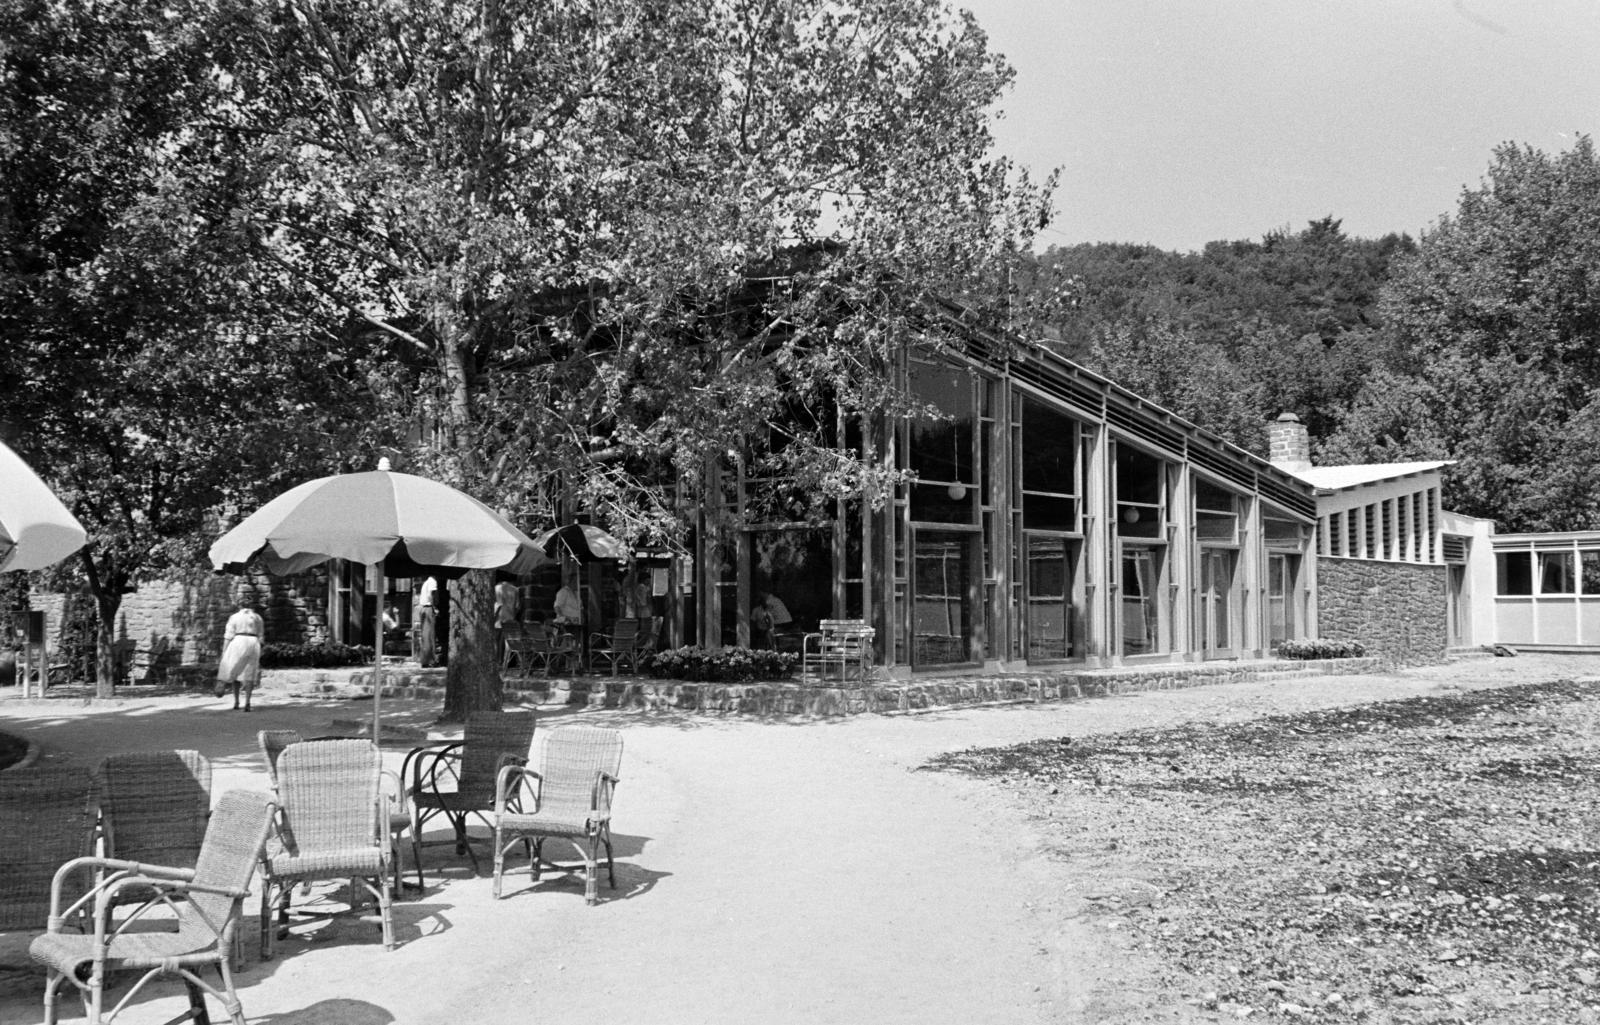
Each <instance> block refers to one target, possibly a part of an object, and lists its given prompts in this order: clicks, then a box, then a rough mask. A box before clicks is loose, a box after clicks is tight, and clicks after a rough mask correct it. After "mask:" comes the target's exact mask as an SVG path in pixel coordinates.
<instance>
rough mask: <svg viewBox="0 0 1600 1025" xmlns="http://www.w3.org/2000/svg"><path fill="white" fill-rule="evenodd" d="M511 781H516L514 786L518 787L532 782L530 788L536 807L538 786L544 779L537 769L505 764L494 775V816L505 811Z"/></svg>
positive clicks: (510, 763)
mask: <svg viewBox="0 0 1600 1025" xmlns="http://www.w3.org/2000/svg"><path fill="white" fill-rule="evenodd" d="M512 780H515V781H516V786H518V787H520V786H522V785H523V784H525V783H527V782H529V781H530V780H531V781H532V782H533V784H534V786H533V787H532V790H533V800H534V807H538V802H539V786H538V784H539V783H541V782H543V781H544V777H543V776H541V775H539V772H538V770H537V769H530V768H528V767H527V766H526V765H520V764H516V763H513V762H506V763H504V764H502V765H501V766H500V771H499V773H497V774H496V775H495V780H494V813H495V814H496V815H499V814H502V813H504V812H505V810H506V801H507V800H509V799H510V797H511V794H512V790H511V786H512Z"/></svg>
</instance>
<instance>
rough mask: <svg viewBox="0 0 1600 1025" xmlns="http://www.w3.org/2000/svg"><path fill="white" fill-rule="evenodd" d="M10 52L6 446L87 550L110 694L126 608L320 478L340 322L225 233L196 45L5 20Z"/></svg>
mask: <svg viewBox="0 0 1600 1025" xmlns="http://www.w3.org/2000/svg"><path fill="white" fill-rule="evenodd" d="M0 39H3V40H5V42H4V43H3V44H0V47H3V48H0V175H3V177H4V179H5V181H6V182H7V188H6V190H5V191H4V193H3V194H0V253H3V254H4V256H3V263H0V325H3V331H4V334H5V336H6V338H7V345H6V347H5V348H4V351H3V352H0V388H3V390H4V392H5V394H6V396H7V401H6V404H5V406H4V408H3V410H0V432H3V433H4V435H5V436H6V438H7V440H8V441H9V442H10V443H12V444H13V445H14V446H15V447H16V448H17V449H18V450H19V451H20V452H22V453H23V454H24V455H25V456H26V457H28V458H30V459H32V460H33V461H34V462H35V464H36V465H38V466H39V467H40V468H41V469H42V470H43V471H45V472H46V473H47V474H48V475H49V477H50V479H51V480H52V482H53V483H54V484H55V485H57V486H58V488H60V489H61V491H62V493H63V495H64V497H65V498H66V499H67V500H68V501H69V503H70V505H71V506H72V509H73V511H74V513H75V514H76V515H77V516H78V518H79V519H80V520H81V521H82V522H83V523H84V525H85V527H86V528H87V529H88V531H89V534H90V538H91V541H90V543H89V545H88V546H87V547H86V548H85V549H84V550H83V552H82V555H81V557H80V558H79V559H78V560H77V568H78V569H79V570H80V571H81V572H82V574H83V577H84V578H85V579H86V581H87V584H88V588H89V591H90V593H91V594H92V595H93V597H94V599H95V605H96V608H97V610H98V619H99V645H98V647H99V649H100V658H99V672H98V675H99V687H100V689H101V691H102V693H106V692H109V688H110V686H111V683H112V672H113V669H114V666H113V663H112V660H111V641H112V640H113V638H114V631H115V630H116V629H117V624H116V613H117V610H118V608H119V606H120V603H121V599H122V596H123V594H124V593H126V592H128V591H131V590H133V588H134V587H135V586H137V585H138V584H139V583H140V582H142V581H145V580H148V579H150V578H152V577H154V576H157V575H161V574H165V573H169V572H172V571H173V570H175V569H187V568H188V567H190V566H191V565H193V563H194V560H195V554H196V548H197V547H199V548H203V541H204V539H205V538H206V532H205V531H204V530H203V529H202V528H203V527H204V525H205V522H206V517H207V515H208V514H210V513H211V512H212V511H214V510H215V509H216V508H218V507H219V506H220V505H222V504H223V503H225V502H227V501H230V500H235V501H237V500H247V499H248V498H251V497H254V496H258V495H260V494H261V493H262V490H263V489H270V488H272V487H273V486H275V485H281V483H282V482H283V481H284V480H285V479H288V478H291V477H293V476H294V475H298V474H302V473H304V472H305V470H306V468H307V467H309V466H314V465H318V464H319V463H320V462H321V461H322V459H323V458H324V455H323V453H325V451H326V450H327V448H328V441H329V437H328V436H327V431H328V423H329V421H330V417H334V418H336V417H337V415H339V414H340V413H343V412H348V411H351V410H352V409H353V408H356V407H358V405H359V403H357V402H356V401H355V399H356V397H355V396H353V395H352V394H351V393H350V391H349V389H345V388H341V387H340V383H341V382H343V381H348V380H350V379H351V377H352V375H351V374H350V373H349V369H350V368H349V367H347V366H342V365H341V366H335V365H334V364H336V363H338V362H339V361H340V360H341V359H342V357H338V356H336V355H330V351H331V350H330V347H329V346H328V344H327V339H326V338H325V337H324V336H323V333H324V332H326V331H327V330H328V325H327V322H326V321H325V320H324V321H319V320H318V319H317V317H316V316H315V315H314V314H312V313H308V311H307V310H305V309H303V308H300V307H297V305H296V296H295V294H294V293H293V292H292V291H289V290H286V289H285V288H284V287H283V286H284V285H285V284H286V282H285V281H284V280H282V279H274V278H273V276H272V275H271V274H270V273H269V274H265V275H264V274H263V273H262V272H261V269H260V268H259V267H257V266H256V265H255V264H254V263H253V262H252V261H251V260H250V259H249V258H248V254H247V252H246V250H245V249H244V247H243V246H242V245H241V241H242V240H241V238H240V236H239V234H238V232H237V230H236V226H235V224H234V223H233V222H232V220H231V219H230V217H229V212H230V206H229V203H228V198H229V195H230V193H231V192H232V191H233V190H234V182H233V174H234V170H235V168H233V167H232V166H231V165H230V164H229V163H228V162H227V161H226V160H225V159H223V158H222V156H221V154H219V153H218V152H216V151H215V150H213V149H209V148H207V147H206V146H205V145H204V143H203V140H201V139H199V138H198V137H197V135H196V133H195V131H194V125H195V124H196V123H197V121H199V120H200V119H203V118H204V117H205V116H206V111H207V110H208V109H209V105H210V104H211V103H212V102H213V101H214V99H215V85H216V83H215V78H214V62H213V59H212V56H211V53H210V47H209V44H208V41H207V39H206V38H205V36H204V34H203V33H201V32H200V31H199V30H198V29H197V28H196V27H195V26H193V25H191V24H188V23H185V22H183V21H181V20H179V19H177V18H176V17H175V16H174V15H173V13H172V12H170V11H165V12H164V11H162V10H160V9H158V8H152V7H148V6H147V5H142V4H134V3H94V4H82V3H31V2H25V0H6V2H5V3H3V4H0ZM330 372H331V376H330ZM312 396H315V398H316V401H312ZM340 403H344V405H342V406H341V405H340Z"/></svg>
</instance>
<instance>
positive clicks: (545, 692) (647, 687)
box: [295, 658, 1381, 716]
mask: <svg viewBox="0 0 1600 1025" xmlns="http://www.w3.org/2000/svg"><path fill="white" fill-rule="evenodd" d="M1380 667H1381V662H1380V660H1379V659H1375V658H1338V659H1311V660H1305V661H1299V660H1286V659H1272V660H1264V661H1260V662H1242V663H1231V662H1229V663H1223V662H1218V663H1210V664H1206V665H1167V666H1142V667H1139V668H1137V669H1095V670H1084V671H1073V670H1063V671H1060V672H1048V673H1027V674H1014V675H1003V676H944V677H930V678H928V679H925V680H915V681H906V682H902V681H893V682H884V681H881V680H869V682H867V683H860V682H857V681H855V680H851V681H847V682H845V683H841V684H837V685H834V684H830V683H824V682H821V681H811V680H801V681H794V682H788V681H785V682H760V683H699V682H693V681H688V680H653V679H647V678H644V677H632V676H625V677H606V676H575V677H552V678H549V679H539V678H531V679H528V680H515V679H510V678H508V679H507V680H506V681H505V682H506V698H507V700H508V701H533V702H536V703H539V704H556V705H577V706H587V707H590V708H624V709H636V710H639V711H645V712H668V711H676V712H704V713H713V714H719V715H758V716H761V715H775V716H839V715H861V714H868V713H876V714H890V713H897V712H919V711H924V710H927V709H935V708H956V707H961V706H963V705H988V704H1008V703H1041V702H1049V701H1073V700H1077V699H1081V698H1089V697H1098V696H1103V695H1111V694H1131V693H1136V692H1140V691H1150V690H1176V689H1180V688H1185V687H1205V686H1211V685H1216V684H1225V683H1246V682H1250V681H1254V680H1271V679H1294V678H1307V677H1315V676H1345V675H1350V674H1355V673H1371V672H1376V671H1378V670H1379V668H1380ZM869 675H870V674H869ZM308 676H309V679H308V680H307V681H306V682H304V683H301V684H299V685H298V687H297V689H296V690H295V692H296V693H302V694H306V695H308V696H318V697H329V696H349V694H350V692H352V691H353V692H355V693H370V692H371V689H372V673H371V671H370V670H350V671H345V672H341V673H330V672H327V671H316V672H310V671H308ZM383 693H384V696H385V697H396V698H423V699H427V700H443V698H444V670H442V669H421V670H410V669H400V670H398V671H388V672H386V673H385V674H384V689H383Z"/></svg>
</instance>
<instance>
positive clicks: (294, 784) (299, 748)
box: [278, 740, 382, 855]
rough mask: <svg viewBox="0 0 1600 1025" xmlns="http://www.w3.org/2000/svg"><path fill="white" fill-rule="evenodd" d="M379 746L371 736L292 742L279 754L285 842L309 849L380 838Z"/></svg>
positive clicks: (335, 848) (352, 846) (355, 844)
mask: <svg viewBox="0 0 1600 1025" xmlns="http://www.w3.org/2000/svg"><path fill="white" fill-rule="evenodd" d="M381 769H382V762H381V756H380V755H379V753H378V747H377V745H376V744H374V743H372V741H370V740H320V741H317V742H316V743H314V744H313V743H304V744H293V745H290V746H289V747H288V748H286V749H285V750H284V752H283V754H282V755H280V756H279V758H278V804H279V807H280V808H281V809H282V811H283V818H284V831H285V834H286V835H285V837H284V840H285V843H286V845H289V846H290V849H291V850H294V851H297V852H298V853H300V854H301V855H305V854H307V853H310V852H315V851H348V850H352V849H355V848H360V847H367V846H371V845H373V844H375V843H377V842H379V841H378V837H379V831H378V828H377V826H378V823H377V808H378V786H379V774H380V771H381Z"/></svg>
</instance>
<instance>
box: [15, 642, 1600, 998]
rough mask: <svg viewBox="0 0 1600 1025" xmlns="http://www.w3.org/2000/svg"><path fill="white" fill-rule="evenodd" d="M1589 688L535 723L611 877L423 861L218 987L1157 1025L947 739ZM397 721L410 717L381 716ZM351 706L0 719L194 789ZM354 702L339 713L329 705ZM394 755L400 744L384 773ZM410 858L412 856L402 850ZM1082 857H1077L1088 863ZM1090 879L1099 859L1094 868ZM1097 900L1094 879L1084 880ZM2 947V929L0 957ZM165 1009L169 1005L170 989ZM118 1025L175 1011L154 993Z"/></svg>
mask: <svg viewBox="0 0 1600 1025" xmlns="http://www.w3.org/2000/svg"><path fill="white" fill-rule="evenodd" d="M1596 673H1600V658H1595V659H1589V658H1577V657H1565V658H1558V657H1551V656H1525V657H1523V658H1518V659H1474V660H1470V661H1467V662H1463V663H1459V664H1457V665H1455V666H1449V667H1435V668H1432V669H1428V670H1419V671H1412V672H1409V673H1406V674H1404V675H1401V676H1394V677H1388V676H1384V677H1377V676H1375V677H1340V678H1326V679H1319V680H1313V681H1294V682H1277V683H1262V684H1240V685H1230V686H1220V687H1212V688H1200V689H1192V690H1183V691H1170V692H1161V693H1152V694H1144V695H1130V696H1124V697H1117V698H1111V699H1103V700H1092V701H1084V702H1077V703H1071V704H1058V705H1042V706H1013V707H1003V708H986V709H968V710H962V711H950V712H938V713H931V714H925V715H917V716H896V717H878V716H872V717H857V718H852V719H848V720H842V721H828V722H810V723H770V722H750V721H743V720H733V719H727V720H719V719H710V718H697V717H688V716H683V717H679V716H666V717H664V716H660V715H638V714H628V713H582V714H581V716H575V715H573V714H571V713H566V712H564V711H553V710H552V711H551V712H550V714H547V715H545V716H543V717H542V719H541V723H542V725H544V726H550V725H555V724H557V723H559V722H561V721H563V720H568V719H572V718H582V719H584V720H585V721H596V722H608V723H613V724H615V725H618V726H620V727H621V728H623V729H624V730H626V735H627V745H628V746H627V751H626V753H625V755H624V762H623V775H624V783H623V785H622V787H621V789H619V791H618V799H617V811H616V820H615V821H616V825H615V828H616V830H617V832H618V850H617V855H618V859H619V860H618V864H617V875H618V880H617V881H618V887H617V889H616V890H615V891H614V892H608V891H607V890H605V888H604V886H602V889H601V895H602V902H601V904H600V905H599V906H598V907H594V908H590V907H586V906H585V905H584V903H583V900H582V885H581V882H578V881H575V880H560V879H558V880H548V881H546V882H545V883H544V884H542V886H541V887H540V890H539V892H527V891H526V889H525V887H524V885H523V884H525V882H526V879H525V877H521V878H512V879H509V880H508V889H509V895H508V896H507V897H506V899H504V900H502V901H499V902H495V901H493V900H492V899H491V898H490V896H489V881H488V879H487V878H476V879H474V878H472V877H471V876H470V873H469V872H468V871H466V870H465V867H464V866H465V863H464V861H463V862H457V861H456V860H455V859H453V858H452V857H451V856H450V855H449V854H448V848H435V849H433V850H432V851H430V852H429V854H428V857H427V861H428V864H429V865H430V867H431V866H435V865H437V866H440V867H443V868H444V869H445V872H444V877H443V880H442V882H441V883H440V884H438V885H433V884H434V883H435V881H436V880H438V879H439V878H440V877H439V876H438V875H437V874H432V873H430V876H429V882H430V889H429V891H428V892H427V893H426V894H425V895H423V896H422V897H420V898H417V899H413V900H407V901H403V902H400V903H397V905H396V911H395V921H396V932H397V937H398V940H399V945H398V947H397V949H396V950H395V951H393V952H391V953H384V951H383V950H382V949H381V947H380V946H379V945H378V944H377V942H376V936H375V935H374V932H375V930H372V929H370V928H369V927H363V926H360V925H357V924H354V923H340V924H337V925H334V926H331V927H328V928H325V929H323V930H321V931H319V932H317V933H315V934H314V938H295V939H291V940H290V941H288V942H286V943H285V944H283V945H282V947H281V948H280V950H281V956H280V957H279V958H277V959H276V960H274V961H272V962H269V963H265V964H263V963H258V962H257V961H256V959H255V958H254V956H253V953H254V952H253V945H251V946H250V948H249V952H250V954H251V957H250V958H249V959H248V960H249V963H248V964H247V967H246V970H245V972H244V973H242V974H241V976H240V997H241V999H242V1000H243V1002H244V1006H245V1010H246V1014H247V1015H248V1017H249V1019H250V1020H251V1021H252V1022H255V1023H272V1025H286V1023H312V1022H316V1023H334V1025H377V1023H384V1022H391V1021H392V1022H406V1023H410V1022H417V1023H432V1022H448V1021H474V1020H512V1019H516V1018H522V1017H524V1016H532V1015H534V1014H537V1015H539V1016H541V1017H549V1018H552V1019H559V1020H583V1019H591V1018H605V1019H610V1020H618V1021H637V1022H665V1023H679V1022H683V1023H708V1025H709V1023H724V1022H727V1023H733V1022H738V1023H741V1025H743V1023H747V1022H751V1021H758V1022H763V1023H774V1025H786V1023H795V1025H799V1023H802V1022H804V1023H807V1025H814V1023H840V1025H850V1023H857V1022H861V1023H868V1022H871V1023H881V1022H888V1023H896V1022H906V1023H911V1022H933V1021H941V1022H942V1021H948V1022H963V1023H980V1025H981V1023H988V1022H993V1023H997V1025H998V1023H1002V1022H1003V1023H1006V1025H1027V1023H1034V1022H1039V1023H1043V1022H1058V1021H1072V1022H1095V1021H1100V1022H1117V1021H1124V1020H1130V1018H1129V1015H1132V1014H1134V1013H1136V1012H1137V1013H1139V1014H1143V1013H1144V1012H1145V1011H1147V1010H1148V1011H1152V1012H1153V1011H1155V1010H1158V1009H1159V1010H1162V1013H1163V1020H1175V1019H1174V1018H1173V1017H1172V1013H1173V1012H1172V1011H1171V1010H1169V1009H1162V1008H1159V1007H1158V1006H1155V1005H1153V1004H1152V1001H1156V1002H1159V992H1160V991H1159V989H1158V985H1159V980H1160V975H1161V971H1162V967H1161V966H1159V965H1155V964H1152V963H1150V962H1149V961H1148V960H1147V959H1145V957H1144V955H1142V954H1141V953H1140V952H1139V951H1137V950H1130V949H1127V948H1126V946H1125V944H1124V943H1123V942H1122V940H1121V938H1120V937H1118V936H1117V935H1116V934H1115V933H1108V932H1107V930H1105V929H1104V928H1103V927H1100V926H1097V925H1091V924H1090V923H1088V922H1086V921H1085V920H1084V919H1083V917H1082V915H1081V911H1082V906H1083V900H1084V898H1085V896H1086V895H1085V893H1084V892H1083V885H1084V872H1083V868H1084V866H1076V865H1073V864H1071V863H1068V862H1063V861H1061V860H1059V859H1057V858H1052V857H1051V856H1050V855H1049V852H1048V832H1047V831H1046V830H1043V829H1041V828H1039V826H1038V824H1037V823H1032V822H1029V821H1028V819H1027V809H1025V808H1024V807H1023V806H1022V805H1021V804H1020V802H1018V801H1017V800H1016V799H1015V798H1013V797H1011V796H1008V794H1007V793H1006V791H1005V790H1004V789H1003V788H1001V787H998V786H995V785H994V784H990V783H984V782H978V781H973V780H969V779H963V778H960V777H955V776H951V775H949V774H944V773H929V772H919V771H915V770H916V769H917V768H918V767H919V766H921V765H922V764H923V763H924V762H925V761H926V760H927V759H928V758H929V757H931V756H933V755H935V754H939V753H941V752H945V751H949V750H953V749H959V748H964V747H971V746H989V745H996V744H1006V743H1013V742H1017V741H1022V740H1028V739H1034V738H1039V737H1052V736H1061V735H1077V734H1085V733H1101V732H1115V731H1118V730H1122V729H1129V728H1134V727H1138V726H1150V725H1160V724H1164V723H1177V722H1184V721H1196V720H1198V721H1234V720H1239V719H1247V718H1253V717H1256V716H1260V715H1265V714H1271V713H1272V712H1275V711H1292V710H1302V709H1308V708H1315V707H1329V706H1333V705H1341V704H1351V703H1357V702H1362V701H1369V700H1378V699H1382V698H1390V697H1406V696H1412V695H1416V694H1423V693H1428V692H1430V691H1432V690H1434V689H1437V688H1439V687H1441V686H1443V687H1455V686H1495V685H1504V684H1508V683H1514V682H1525V681H1528V680H1533V679H1548V678H1557V677H1561V676H1568V677H1570V676H1574V675H1593V674H1596ZM391 704H392V705H393V707H394V709H395V712H394V714H395V717H396V718H397V719H404V718H407V717H409V718H411V719H412V720H420V719H423V718H425V717H426V716H427V715H429V714H431V713H432V712H433V711H434V709H432V708H426V707H422V706H419V705H416V704H407V703H404V702H394V703H391ZM361 707H362V706H361V705H360V704H359V703H354V704H352V703H345V702H337V703H328V702H323V703H318V702H310V701H295V702H290V701H287V700H286V699H282V698H276V696H275V695H274V694H272V693H271V692H270V691H269V692H268V693H266V694H265V695H263V700H262V702H261V707H260V708H259V709H258V711H256V712H255V713H252V714H251V715H248V716H246V715H244V714H235V713H231V712H227V711H223V710H219V709H220V706H219V703H217V702H212V701H209V700H196V699H186V698H163V699H152V700H149V701H147V702H143V703H140V704H133V703H127V704H124V703H113V704H91V705H81V704H70V705H69V704H67V703H66V702H59V701H57V702H49V703H37V702H34V703H24V702H19V701H15V700H12V701H4V700H0V728H3V729H6V730H8V731H12V732H19V733H23V734H27V735H31V736H33V737H35V738H36V739H38V740H39V741H40V742H41V743H42V744H43V745H44V746H45V748H46V751H47V754H48V756H49V757H51V758H53V759H65V758H73V759H80V760H84V761H92V759H93V758H94V757H96V756H97V755H98V754H99V753H101V752H105V751H111V750H136V749H160V748H171V747H184V746H193V747H198V748H200V749H201V750H202V751H204V752H205V753H206V754H208V755H209V756H211V757H212V758H213V760H214V762H215V764H216V769H217V780H216V785H217V788H218V789H219V790H220V789H226V788H229V787H234V786H249V787H260V786H262V785H263V783H264V775H263V774H262V772H261V770H260V769H259V768H258V766H257V764H256V763H257V760H258V757H257V755H256V753H255V746H254V733H255V730H257V729H262V728H276V727H294V728H299V729H302V730H303V731H305V732H307V733H309V734H315V733H319V732H327V731H328V727H329V725H330V723H331V720H332V719H333V718H335V717H349V716H351V715H352V714H355V715H359V714H360V709H361ZM352 708H353V709H354V710H355V711H354V712H353V713H352ZM393 757H394V759H395V761H396V762H398V755H395V756H393ZM408 860H409V859H408ZM1103 867H1104V866H1101V868H1103ZM1097 871H1098V869H1097ZM1096 885H1100V884H1099V883H1097V884H1096ZM22 949H24V948H23V946H22V944H21V943H20V942H19V941H18V940H17V938H15V937H0V964H16V963H17V962H18V960H19V955H20V953H21V950H22ZM39 992H40V982H39V980H38V978H37V977H35V976H32V975H31V974H28V973H24V972H17V971H9V972H0V1022H4V1023H7V1025H10V1023H13V1022H18V1023H21V1022H31V1021H35V1020H37V1019H38V1016H39V1012H38V1003H37V1001H38V997H39ZM179 992H181V991H179ZM141 1000H142V1002H141V1003H140V1004H139V1005H138V1006H137V1007H135V1008H133V1009H131V1010H130V1011H129V1012H128V1014H127V1016H126V1018H125V1019H124V1020H126V1021H127V1022H129V1023H130V1025H140V1023H144V1022H155V1021H164V1020H166V1019H167V1018H169V1017H171V1016H172V1015H173V1014H176V1013H178V1011H179V1010H180V1009H181V1004H182V998H181V996H179V995H178V992H174V988H173V987H170V986H159V987H153V988H152V989H151V990H150V991H149V996H148V998H144V997H142V998H141Z"/></svg>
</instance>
